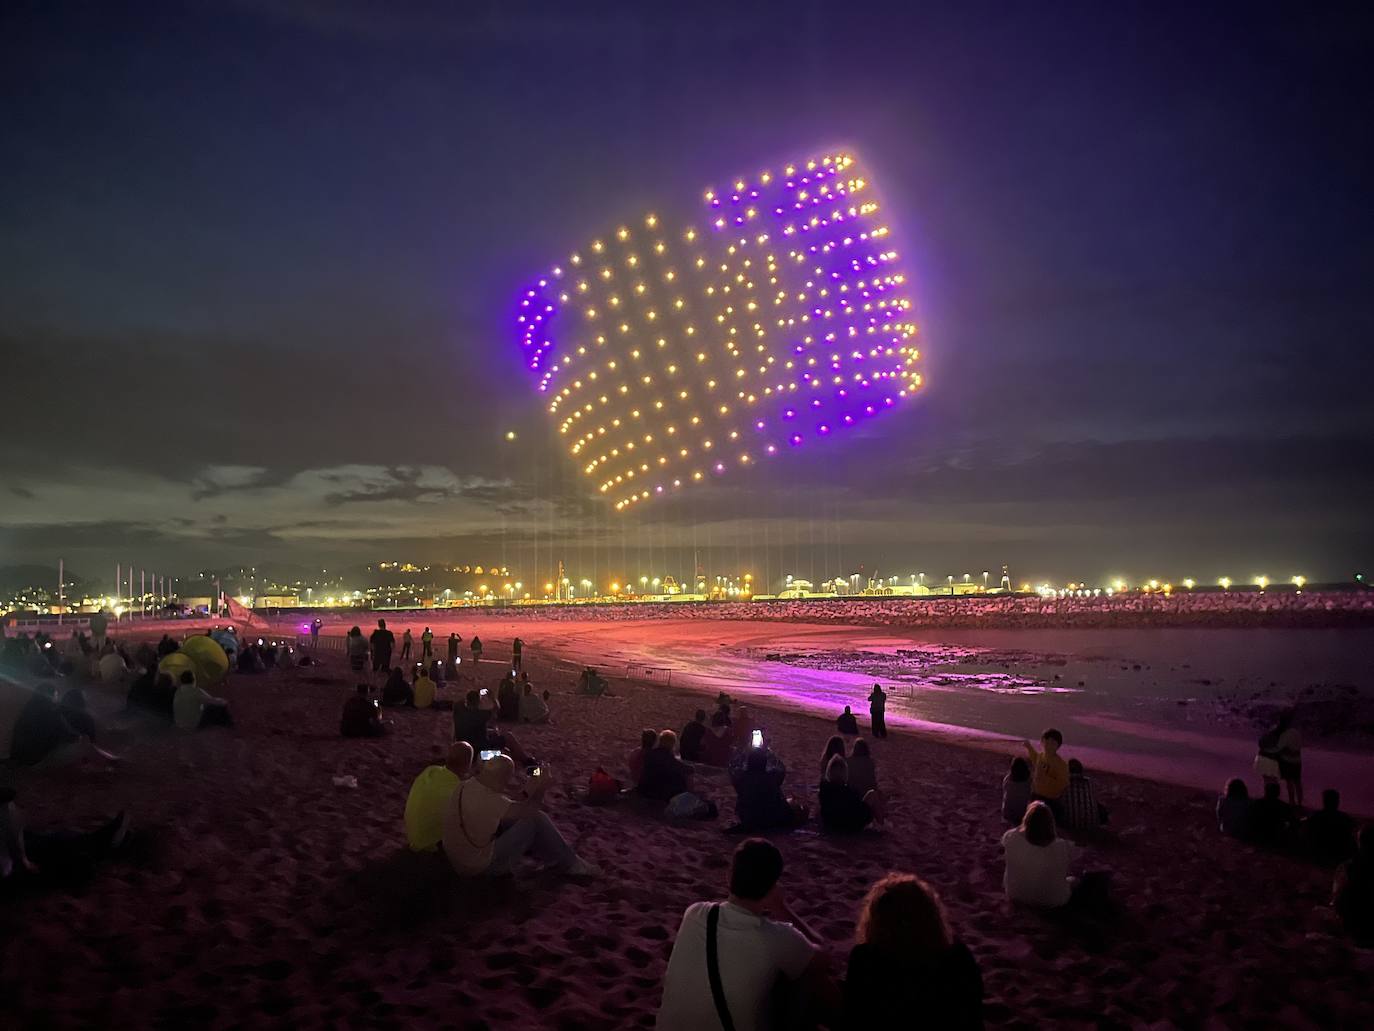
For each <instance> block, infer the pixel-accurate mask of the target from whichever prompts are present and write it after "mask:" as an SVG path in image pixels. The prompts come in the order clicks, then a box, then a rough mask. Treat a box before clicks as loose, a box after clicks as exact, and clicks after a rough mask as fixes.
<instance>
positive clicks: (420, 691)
mask: <svg viewBox="0 0 1374 1031" xmlns="http://www.w3.org/2000/svg"><path fill="white" fill-rule="evenodd" d="M433 704H434V681H432V680H430V679H429V677H421V678H420V679H419V680H417V681H415V708H417V709H428V708H429V707H430V706H431V705H433Z"/></svg>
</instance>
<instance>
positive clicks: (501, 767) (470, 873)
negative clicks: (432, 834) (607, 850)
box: [443, 755, 601, 877]
mask: <svg viewBox="0 0 1374 1031" xmlns="http://www.w3.org/2000/svg"><path fill="white" fill-rule="evenodd" d="M514 775H515V764H514V763H513V762H512V761H511V758H510V756H508V755H496V756H493V757H492V758H491V759H488V760H486V761H485V762H483V763H482V764H481V766H480V768H479V769H478V771H477V774H476V776H474V777H471V778H469V779H468V780H465V781H462V782H460V783H459V785H458V787H457V788H456V789H455V790H454V792H453V795H452V797H451V798H450V799H449V801H448V807H447V808H446V809H445V811H444V834H443V842H444V855H446V856H447V857H448V860H449V862H450V863H451V864H452V865H453V869H454V870H455V871H456V872H457V873H458V874H459V875H460V876H463V877H479V876H482V875H483V874H486V875H490V876H501V875H504V874H510V873H512V872H514V869H515V866H516V864H517V863H518V862H519V861H520V859H521V858H522V857H523V856H526V855H530V856H533V857H534V858H536V859H539V860H541V861H542V862H544V863H546V864H547V865H549V866H552V867H555V868H556V869H558V870H559V871H561V872H562V873H563V874H565V875H566V876H568V877H596V876H598V875H599V874H600V873H601V869H600V868H599V867H597V866H595V865H593V864H591V863H589V862H587V861H586V860H585V859H583V858H582V857H580V856H579V855H578V854H577V853H576V852H574V851H573V849H572V846H571V845H569V844H568V843H567V841H566V840H564V838H563V835H562V834H560V833H559V831H558V828H557V827H556V826H555V825H554V822H553V820H551V819H550V818H549V814H548V813H546V812H545V811H544V809H543V801H544V796H545V794H546V793H547V792H548V790H549V786H550V784H551V783H552V780H553V778H552V774H551V773H550V771H549V768H548V767H547V766H540V767H537V768H536V769H535V771H534V773H533V774H532V775H531V777H530V781H529V785H530V786H529V791H528V792H527V794H526V797H525V798H524V799H520V800H517V799H515V798H512V797H510V795H508V794H507V791H508V789H509V787H510V783H511V780H512V778H513V777H514Z"/></svg>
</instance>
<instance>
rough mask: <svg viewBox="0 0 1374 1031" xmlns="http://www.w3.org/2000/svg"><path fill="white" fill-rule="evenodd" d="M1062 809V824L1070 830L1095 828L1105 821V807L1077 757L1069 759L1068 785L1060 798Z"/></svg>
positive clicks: (1081, 830)
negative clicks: (1099, 800)
mask: <svg viewBox="0 0 1374 1031" xmlns="http://www.w3.org/2000/svg"><path fill="white" fill-rule="evenodd" d="M1060 803H1061V806H1060V807H1061V808H1062V809H1063V811H1064V826H1065V827H1067V828H1068V829H1069V830H1071V831H1079V832H1085V831H1091V830H1096V829H1097V828H1098V827H1100V826H1102V825H1103V824H1104V823H1106V822H1107V807H1106V806H1104V805H1102V804H1101V803H1100V802H1098V800H1097V793H1096V792H1094V791H1093V782H1092V781H1091V780H1089V779H1088V776H1087V774H1086V773H1084V771H1083V764H1082V763H1081V762H1079V761H1078V760H1077V759H1070V760H1069V786H1068V787H1067V788H1065V789H1064V795H1063V797H1062V798H1061V799H1060Z"/></svg>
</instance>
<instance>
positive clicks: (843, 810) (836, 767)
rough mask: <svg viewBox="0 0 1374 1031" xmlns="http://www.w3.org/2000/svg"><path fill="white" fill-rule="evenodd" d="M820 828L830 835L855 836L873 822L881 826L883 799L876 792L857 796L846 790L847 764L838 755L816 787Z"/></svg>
mask: <svg viewBox="0 0 1374 1031" xmlns="http://www.w3.org/2000/svg"><path fill="white" fill-rule="evenodd" d="M820 803H821V826H822V827H823V828H825V830H826V831H828V832H829V833H831V834H855V833H857V832H858V831H861V830H863V829H864V828H865V827H867V826H868V825H869V824H870V823H872V822H873V821H875V820H876V821H877V822H878V823H882V822H883V799H882V796H881V795H879V794H878V792H876V791H870V792H869V793H868V794H867V795H860V794H859V793H858V792H856V791H855V790H854V789H853V788H851V787H850V786H849V763H847V762H846V761H845V760H844V759H842V758H840V757H839V756H838V755H837V756H833V757H832V758H831V760H830V765H829V766H827V767H826V770H825V779H824V780H823V781H821V787H820Z"/></svg>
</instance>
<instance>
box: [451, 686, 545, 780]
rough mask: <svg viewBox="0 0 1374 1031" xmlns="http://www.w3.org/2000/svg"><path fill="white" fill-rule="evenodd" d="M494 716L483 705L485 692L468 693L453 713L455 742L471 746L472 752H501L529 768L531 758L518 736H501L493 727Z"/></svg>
mask: <svg viewBox="0 0 1374 1031" xmlns="http://www.w3.org/2000/svg"><path fill="white" fill-rule="evenodd" d="M495 715H496V712H495V710H494V709H493V708H492V707H491V706H490V705H484V704H483V703H482V692H480V691H469V692H468V693H467V695H466V696H464V699H463V704H462V705H460V706H456V707H455V708H454V710H453V739H454V740H455V741H466V742H467V743H468V744H470V745H471V746H472V750H473V751H474V752H478V753H481V752H487V751H492V750H494V749H498V748H499V749H502V750H504V751H507V752H509V753H510V754H511V755H512V756H513V757H514V758H515V760H516V761H517V762H519V763H522V764H524V765H528V764H529V763H530V755H529V753H528V752H526V751H525V750H524V748H522V747H521V745H520V742H519V741H517V740H516V739H515V735H514V734H511V733H509V732H507V733H502V732H501V731H500V730H499V729H498V728H496V727H493V726H491V725H490V724H491V722H492V717H493V716H495Z"/></svg>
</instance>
